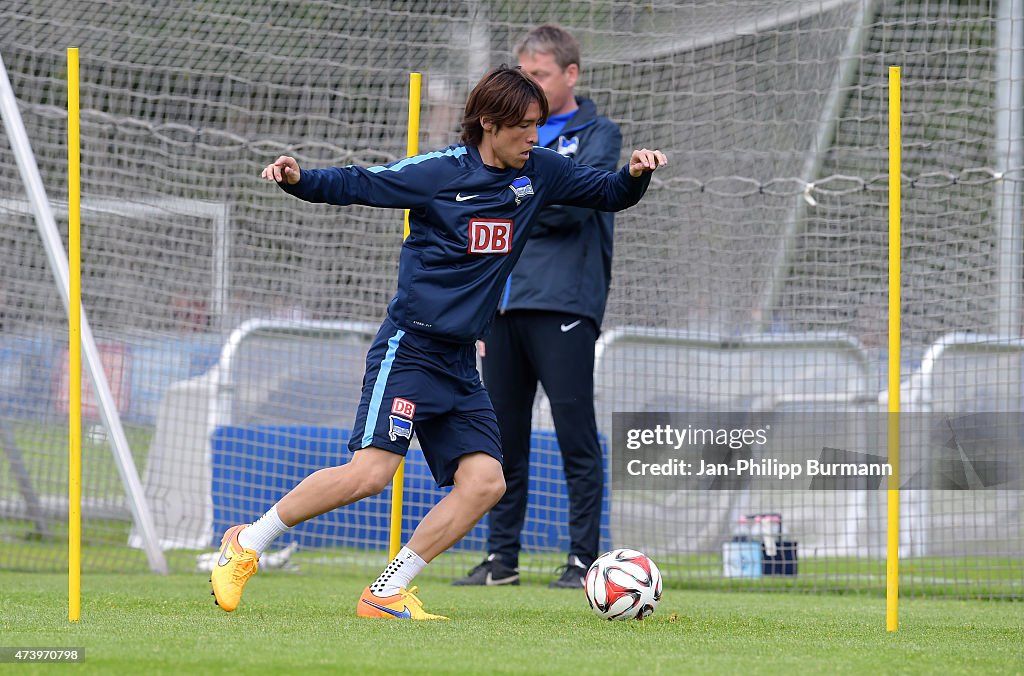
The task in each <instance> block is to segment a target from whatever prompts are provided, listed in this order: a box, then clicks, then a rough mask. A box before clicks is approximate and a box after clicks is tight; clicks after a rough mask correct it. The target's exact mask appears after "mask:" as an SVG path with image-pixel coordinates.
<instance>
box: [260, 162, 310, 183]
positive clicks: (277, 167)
mask: <svg viewBox="0 0 1024 676" xmlns="http://www.w3.org/2000/svg"><path fill="white" fill-rule="evenodd" d="M260 176H262V177H263V178H264V179H266V180H268V181H277V182H278V183H287V184H288V185H295V184H296V183H298V182H299V178H301V176H302V172H301V171H300V170H299V163H298V162H296V161H295V158H294V157H288V156H287V155H281V157H279V158H277V159H276V160H274V161H273V162H271V163H270V164H268V165H267V166H266V167H264V169H263V173H262V174H260Z"/></svg>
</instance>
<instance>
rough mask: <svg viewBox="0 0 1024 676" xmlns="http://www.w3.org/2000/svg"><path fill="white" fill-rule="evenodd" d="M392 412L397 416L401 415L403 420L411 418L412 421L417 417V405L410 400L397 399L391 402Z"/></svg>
mask: <svg viewBox="0 0 1024 676" xmlns="http://www.w3.org/2000/svg"><path fill="white" fill-rule="evenodd" d="M391 412H392V413H393V414H395V415H400V416H402V417H403V418H409V419H410V420H412V419H413V418H415V417H416V404H414V403H412V402H411V401H409V400H408V399H402V398H401V397H395V398H394V399H392V400H391Z"/></svg>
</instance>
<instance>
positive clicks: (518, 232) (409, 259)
mask: <svg viewBox="0 0 1024 676" xmlns="http://www.w3.org/2000/svg"><path fill="white" fill-rule="evenodd" d="M547 115H548V104H547V99H546V98H545V96H544V91H543V90H542V89H541V87H540V85H538V84H537V82H536V81H534V80H533V79H532V78H530V77H529V76H528V75H527V74H526V73H524V72H523V71H522V70H520V69H518V68H509V67H506V66H502V67H500V68H497V69H495V70H493V71H491V72H490V73H488V74H487V75H485V76H484V78H483V79H482V80H480V82H479V83H478V84H477V85H476V87H475V88H474V89H473V91H472V92H471V93H470V95H469V99H468V101H467V102H466V109H465V115H464V118H463V124H462V126H463V133H462V143H461V144H458V145H452V146H449V147H447V148H445V149H443V150H439V151H435V152H430V153H426V154H424V155H417V156H415V157H409V158H406V159H403V160H399V161H398V162H394V163H392V164H388V165H385V166H376V167H369V168H362V167H355V166H348V167H332V168H328V169H300V167H299V165H298V163H297V162H296V161H295V159H294V158H292V157H287V156H282V157H279V158H278V159H277V160H275V161H274V162H273V163H271V164H269V165H267V167H266V168H264V170H263V173H262V177H263V178H264V179H266V180H268V181H275V182H277V184H278V185H279V186H281V188H282V189H284V190H285V192H287V193H289V194H291V195H294V196H296V197H299V198H300V199H303V200H306V201H309V202H321V203H328V204H336V205H348V204H362V205H368V206H377V207H390V208H408V209H410V210H411V212H410V219H409V220H410V223H409V226H410V233H409V236H408V238H407V239H406V240H405V243H404V244H403V245H402V250H401V254H400V259H399V270H398V290H397V293H396V294H395V296H394V298H393V299H392V300H391V302H390V304H389V305H388V310H387V317H386V318H385V319H384V322H383V323H382V325H381V328H380V331H379V332H378V334H377V337H376V339H375V340H374V342H373V344H372V345H371V347H370V350H369V352H368V354H367V357H366V374H365V376H364V378H363V392H362V398H361V400H360V404H359V409H358V411H357V413H356V420H355V423H354V425H353V430H352V439H351V441H350V442H349V448H350V450H351V451H353V456H352V459H351V460H350V461H349V462H348V463H347V464H344V465H340V466H337V467H329V468H326V469H321V470H319V471H317V472H314V473H313V474H311V475H310V476H308V477H306V478H305V479H304V480H302V482H300V483H299V484H298V485H297V486H296V487H295V488H293V489H292V490H291V491H290V492H289V493H288V494H287V495H285V496H284V497H283V498H281V500H280V501H279V502H278V503H277V504H276V505H274V506H273V507H271V508H270V510H268V511H267V513H266V514H264V515H263V516H262V517H260V519H259V520H257V521H256V522H255V523H253V524H249V525H244V524H242V525H237V526H232V527H231V528H229V529H228V530H227V532H225V533H224V537H223V538H222V541H221V542H222V544H221V550H220V558H219V561H218V565H217V566H216V567H215V568H214V571H213V574H212V576H211V583H212V584H213V594H214V596H215V597H216V601H217V604H218V605H219V606H220V607H221V608H223V609H224V610H226V611H229V612H230V611H232V610H234V609H235V608H236V607H237V606H238V603H239V601H240V599H241V596H242V591H243V589H244V587H245V584H246V582H247V581H248V580H249V578H250V577H251V576H252V575H253V573H255V572H256V570H257V566H258V561H259V557H260V554H261V553H262V552H263V551H264V550H265V549H266V548H267V547H268V546H269V544H270V543H271V542H272V541H273V540H274V539H275V538H277V537H278V536H280V535H282V534H283V533H285V532H287V530H288V529H289V528H291V527H292V526H295V525H296V524H298V523H301V522H303V521H306V520H307V519H311V518H313V517H315V516H318V515H320V514H323V513H325V512H328V511H330V510H332V509H335V508H337V507H341V506H342V505H347V504H351V503H353V502H355V501H357V500H360V499H362V498H365V497H368V496H370V495H376V494H377V493H380V492H381V491H383V490H384V489H385V488H386V487H387V485H388V484H389V483H390V481H391V479H392V477H393V476H394V474H395V471H396V470H397V469H398V465H399V463H400V461H401V460H402V458H403V457H404V456H405V453H406V452H407V451H408V448H409V442H410V440H411V437H412V434H413V432H414V431H415V433H416V435H417V437H418V439H419V441H420V446H421V447H422V449H423V455H424V457H425V458H426V460H427V464H428V465H429V467H430V471H431V473H432V474H433V476H434V479H435V480H436V481H437V483H438V485H439V486H453V488H452V490H451V492H449V493H448V495H446V496H445V497H444V498H443V499H441V500H440V501H439V502H438V503H437V504H436V505H434V507H433V508H432V509H431V510H430V511H429V512H428V513H427V514H426V516H424V517H423V519H422V521H420V523H419V525H418V526H417V527H416V530H415V531H414V532H413V535H412V537H411V538H410V539H409V542H408V543H407V544H406V545H405V546H404V547H403V548H402V550H401V551H400V552H399V553H398V555H397V556H396V557H395V558H394V559H393V560H392V561H391V562H390V563H388V565H387V567H386V568H385V569H384V571H383V572H381V574H380V576H379V577H378V578H377V579H376V580H375V581H374V582H373V584H371V585H370V586H368V587H367V588H366V589H364V590H363V593H362V595H361V597H360V598H359V601H358V602H357V605H356V612H357V614H358V615H359V616H361V617H376V618H387V619H392V618H407V619H416V620H428V619H429V620H433V619H445V618H443V617H442V616H439V615H433V614H430V613H427V612H426V611H425V610H424V609H423V604H422V603H421V602H420V600H419V598H418V597H417V596H416V594H415V592H416V588H415V587H412V586H411V585H410V583H411V582H412V580H413V578H414V577H415V576H416V575H417V574H418V573H419V572H420V571H421V570H422V569H423V568H424V567H425V566H426V565H427V563H429V562H430V561H431V560H432V559H434V557H436V556H437V555H438V554H440V553H441V552H443V551H445V550H446V549H448V548H449V547H451V546H452V545H453V544H455V543H456V542H458V541H459V540H460V539H461V538H462V537H463V536H464V535H465V534H466V533H467V532H468V531H469V530H470V529H471V528H472V527H473V526H474V525H475V524H476V523H477V521H479V520H480V517H481V516H483V515H484V514H485V513H486V512H487V511H488V510H489V509H490V508H491V507H492V506H493V505H494V504H495V503H496V502H497V501H498V499H499V498H501V496H502V494H503V493H504V492H505V481H504V478H503V476H502V470H501V441H500V438H499V433H498V425H497V421H496V419H495V416H494V410H493V408H492V407H491V402H490V399H489V398H488V396H487V393H486V392H485V391H484V389H483V385H482V384H481V382H480V378H479V375H478V373H477V370H476V354H475V349H476V348H475V341H476V340H477V339H478V338H480V337H481V336H483V335H484V334H485V332H486V329H487V327H488V325H489V324H490V322H491V319H492V318H493V316H494V308H495V307H496V306H497V303H498V297H499V295H500V294H501V290H502V286H503V284H504V282H505V279H506V278H507V277H508V275H509V272H510V271H511V270H512V267H513V266H514V265H515V262H516V259H517V258H518V257H519V254H520V253H521V252H522V250H523V247H524V246H525V245H526V240H527V238H528V236H529V234H530V229H531V227H532V225H533V222H534V221H535V220H536V218H537V214H538V213H539V211H540V210H541V209H542V208H544V207H546V206H548V205H550V204H575V205H588V206H590V207H592V208H597V209H602V210H620V209H625V208H628V207H630V206H632V205H634V204H636V203H637V202H638V201H639V200H640V198H641V197H642V196H643V194H644V192H645V191H646V189H647V186H648V184H649V183H650V174H651V172H653V171H655V170H656V169H657V168H658V167H660V166H662V165H664V164H666V163H667V161H668V160H667V159H666V157H665V155H664V154H663V153H662V152H660V151H657V150H647V149H641V150H635V151H633V153H632V155H631V157H630V160H629V163H628V164H627V165H626V166H624V167H623V168H622V169H621V170H620V171H618V172H609V171H601V170H598V169H593V168H591V167H587V166H584V165H580V164H576V163H575V162H574V161H573V160H572V159H570V158H567V157H563V156H561V155H559V154H558V153H556V152H552V151H550V150H547V149H543V148H534V146H535V144H536V143H537V128H538V126H539V125H541V124H543V123H544V120H545V119H546V118H547Z"/></svg>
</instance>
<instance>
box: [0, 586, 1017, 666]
mask: <svg viewBox="0 0 1024 676" xmlns="http://www.w3.org/2000/svg"><path fill="white" fill-rule="evenodd" d="M367 582H368V580H367V576H365V575H359V576H355V575H346V574H338V573H328V574H287V573H281V572H270V573H263V574H260V575H258V576H257V577H255V578H253V580H252V581H251V582H250V584H249V587H248V588H247V590H246V596H245V598H244V599H243V601H242V605H241V606H240V607H239V609H238V610H237V611H236V612H234V613H231V614H228V613H224V612H222V611H220V610H219V609H218V608H216V607H215V606H214V604H213V597H211V596H210V595H209V584H208V583H207V578H206V576H205V575H202V574H200V573H195V574H175V575H170V576H167V577H159V576H154V575H146V574H140V575H109V574H87V575H85V576H84V578H83V595H82V618H81V621H80V622H78V623H70V622H68V620H67V577H66V575H61V574H38V573H14V572H0V646H7V647H12V646H25V647H30V646H35V647H63V648H69V647H84V648H85V661H84V663H83V664H78V665H75V666H74V667H69V666H68V665H36V666H28V667H26V666H25V665H12V664H0V672H9V673H15V672H16V673H34V672H37V671H38V672H42V671H46V672H52V671H54V670H55V669H66V668H72V669H74V670H75V672H76V673H102V674H120V673H124V674H135V673H196V674H216V673H233V674H238V673H259V674H275V673H304V674H305V673H324V674H377V673H379V674H391V673H396V672H397V673H401V672H406V673H428V674H609V673H631V674H683V673H722V674H735V673H793V674H800V673H854V674H877V673H911V674H913V673H923V674H926V673H943V674H955V673H970V674H1002V673H1022V672H1024V604H1022V603H1020V602H1012V601H953V600H906V601H904V602H903V603H901V607H900V615H901V627H900V630H899V631H898V632H896V633H892V634H890V633H887V632H886V631H885V600H884V599H882V598H879V597H877V596H864V595H851V596H841V595H831V594H817V595H812V594H800V593H750V592H732V593H730V592H721V591H719V592H715V591H695V590H685V589H673V588H669V589H667V590H666V592H665V596H664V598H663V600H662V602H661V605H660V606H659V608H658V610H657V612H656V613H655V614H654V615H653V616H652V617H651V618H649V619H647V620H645V621H643V622H635V621H634V622H607V621H602V620H599V619H598V618H597V617H595V616H594V615H592V614H591V613H590V610H589V609H588V608H587V606H586V600H585V598H584V596H583V593H582V591H580V592H576V591H570V590H549V589H547V588H546V587H545V586H543V585H542V584H536V583H529V584H524V585H523V586H521V587H501V588H465V587H463V588H456V587H451V586H449V585H448V584H447V582H446V581H443V580H439V579H432V578H427V579H426V580H424V582H423V584H422V589H421V598H423V600H424V604H425V607H426V608H427V610H429V611H432V612H437V613H442V614H446V615H449V616H450V617H451V618H452V619H451V621H448V622H398V621H387V620H364V619H360V618H357V617H355V601H356V599H357V598H358V595H359V593H360V591H361V590H362V588H363V586H365V585H366V584H367Z"/></svg>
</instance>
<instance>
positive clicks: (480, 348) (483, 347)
mask: <svg viewBox="0 0 1024 676" xmlns="http://www.w3.org/2000/svg"><path fill="white" fill-rule="evenodd" d="M476 353H477V355H479V357H480V358H481V359H483V358H484V357H486V356H487V344H486V343H485V342H484V341H482V340H478V341H476Z"/></svg>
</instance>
